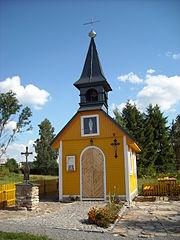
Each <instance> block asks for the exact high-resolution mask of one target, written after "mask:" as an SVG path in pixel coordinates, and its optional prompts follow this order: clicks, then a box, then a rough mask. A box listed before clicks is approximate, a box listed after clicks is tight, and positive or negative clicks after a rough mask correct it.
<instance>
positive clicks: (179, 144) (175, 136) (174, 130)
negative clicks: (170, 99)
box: [170, 114, 180, 169]
mask: <svg viewBox="0 0 180 240" xmlns="http://www.w3.org/2000/svg"><path fill="white" fill-rule="evenodd" d="M170 139H171V143H172V145H173V149H174V152H175V154H176V166H177V169H180V114H179V115H178V116H177V117H176V121H175V122H174V121H173V122H172V126H171V129H170Z"/></svg>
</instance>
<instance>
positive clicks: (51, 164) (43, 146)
mask: <svg viewBox="0 0 180 240" xmlns="http://www.w3.org/2000/svg"><path fill="white" fill-rule="evenodd" d="M38 126H39V136H40V137H39V138H38V139H37V140H36V141H35V145H34V147H35V152H36V154H37V155H36V161H35V165H36V167H37V168H38V169H39V170H40V172H41V174H50V173H51V171H52V170H53V169H55V168H57V166H58V165H57V151H56V150H53V149H52V148H51V146H50V143H51V141H52V140H53V138H54V136H55V135H54V128H53V127H52V125H51V123H50V121H49V120H48V119H45V120H44V121H42V122H41V124H39V125H38Z"/></svg>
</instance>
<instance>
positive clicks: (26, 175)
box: [21, 147, 32, 182]
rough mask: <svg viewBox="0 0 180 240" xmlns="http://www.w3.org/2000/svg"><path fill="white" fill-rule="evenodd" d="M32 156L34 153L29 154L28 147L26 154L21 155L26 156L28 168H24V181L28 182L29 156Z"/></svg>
mask: <svg viewBox="0 0 180 240" xmlns="http://www.w3.org/2000/svg"><path fill="white" fill-rule="evenodd" d="M30 154H32V152H28V147H26V151H25V152H21V155H25V156H26V166H25V168H24V180H26V182H27V181H28V180H29V167H28V156H29V155H30Z"/></svg>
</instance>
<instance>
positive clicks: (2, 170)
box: [0, 166, 10, 177]
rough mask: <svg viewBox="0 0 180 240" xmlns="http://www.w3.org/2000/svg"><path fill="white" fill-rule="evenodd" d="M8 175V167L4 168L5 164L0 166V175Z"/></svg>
mask: <svg viewBox="0 0 180 240" xmlns="http://www.w3.org/2000/svg"><path fill="white" fill-rule="evenodd" d="M9 175H10V172H9V169H8V168H6V167H5V166H1V167H0V177H4V176H9Z"/></svg>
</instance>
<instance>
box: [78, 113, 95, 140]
mask: <svg viewBox="0 0 180 240" xmlns="http://www.w3.org/2000/svg"><path fill="white" fill-rule="evenodd" d="M96 135H99V115H89V116H82V117H81V136H96Z"/></svg>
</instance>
